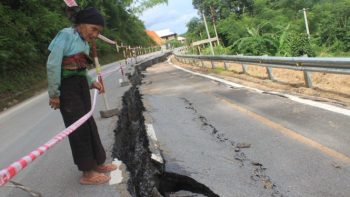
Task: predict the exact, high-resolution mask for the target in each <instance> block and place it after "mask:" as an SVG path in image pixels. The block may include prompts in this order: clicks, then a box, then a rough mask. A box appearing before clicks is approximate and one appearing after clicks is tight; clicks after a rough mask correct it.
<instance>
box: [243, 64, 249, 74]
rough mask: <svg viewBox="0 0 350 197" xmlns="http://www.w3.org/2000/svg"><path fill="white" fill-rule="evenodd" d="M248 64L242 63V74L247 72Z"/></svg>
mask: <svg viewBox="0 0 350 197" xmlns="http://www.w3.org/2000/svg"><path fill="white" fill-rule="evenodd" d="M247 69H248V65H245V64H242V70H243V73H244V74H247Z"/></svg>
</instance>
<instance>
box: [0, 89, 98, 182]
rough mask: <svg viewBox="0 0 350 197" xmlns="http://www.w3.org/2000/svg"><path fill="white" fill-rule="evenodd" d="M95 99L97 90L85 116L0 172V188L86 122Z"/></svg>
mask: <svg viewBox="0 0 350 197" xmlns="http://www.w3.org/2000/svg"><path fill="white" fill-rule="evenodd" d="M96 98H97V90H95V93H94V99H93V103H92V107H91V110H90V111H89V112H88V113H87V114H85V115H84V116H83V117H81V118H80V119H79V120H77V121H76V122H74V123H73V124H72V125H70V126H69V127H67V128H66V129H65V130H63V131H61V132H60V133H59V134H57V135H56V136H55V137H54V138H52V139H51V140H49V141H48V142H46V143H45V144H44V145H42V146H40V147H39V148H37V149H36V150H34V151H32V152H31V153H29V154H28V155H27V156H24V157H22V158H21V159H19V160H18V161H16V162H14V163H13V164H11V165H9V166H8V167H7V168H5V169H3V170H1V171H0V186H2V185H5V184H6V183H7V182H8V181H9V180H11V178H13V177H14V176H16V175H17V174H18V173H19V172H20V171H21V170H23V169H24V168H25V167H27V166H28V165H29V164H30V163H32V162H33V161H34V160H35V159H36V158H38V157H39V156H41V155H43V154H44V153H45V152H46V151H47V150H49V149H50V148H51V147H53V146H54V145H55V144H57V143H58V142H60V141H62V140H63V139H64V138H66V137H67V136H68V135H69V134H71V133H72V132H73V131H75V130H76V129H77V128H78V127H80V126H81V125H82V124H83V123H84V122H86V121H87V120H88V119H89V118H90V117H91V115H92V112H93V111H94V109H95V105H96Z"/></svg>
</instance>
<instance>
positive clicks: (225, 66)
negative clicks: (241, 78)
mask: <svg viewBox="0 0 350 197" xmlns="http://www.w3.org/2000/svg"><path fill="white" fill-rule="evenodd" d="M224 68H225V70H227V65H226V62H225V61H224Z"/></svg>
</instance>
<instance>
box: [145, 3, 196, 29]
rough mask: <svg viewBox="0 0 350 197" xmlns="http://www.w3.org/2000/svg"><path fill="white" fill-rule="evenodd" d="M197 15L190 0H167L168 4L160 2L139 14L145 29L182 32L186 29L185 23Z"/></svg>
mask: <svg viewBox="0 0 350 197" xmlns="http://www.w3.org/2000/svg"><path fill="white" fill-rule="evenodd" d="M195 16H197V10H195V9H194V8H193V6H192V1H191V0H169V3H168V5H166V4H162V5H158V6H156V7H154V8H151V9H149V10H146V11H145V12H143V13H142V15H141V16H140V19H141V20H142V21H144V22H145V26H146V29H149V30H153V31H158V30H162V29H168V28H169V29H170V31H172V32H175V33H178V34H182V33H185V32H186V31H187V28H186V23H188V22H189V21H190V20H191V18H193V17H195Z"/></svg>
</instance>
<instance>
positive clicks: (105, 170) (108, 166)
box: [95, 163, 118, 173]
mask: <svg viewBox="0 0 350 197" xmlns="http://www.w3.org/2000/svg"><path fill="white" fill-rule="evenodd" d="M117 168H118V166H117V165H115V164H112V163H110V164H102V165H99V166H97V167H96V169H95V171H96V172H100V173H108V172H111V171H113V170H116V169H117Z"/></svg>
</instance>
